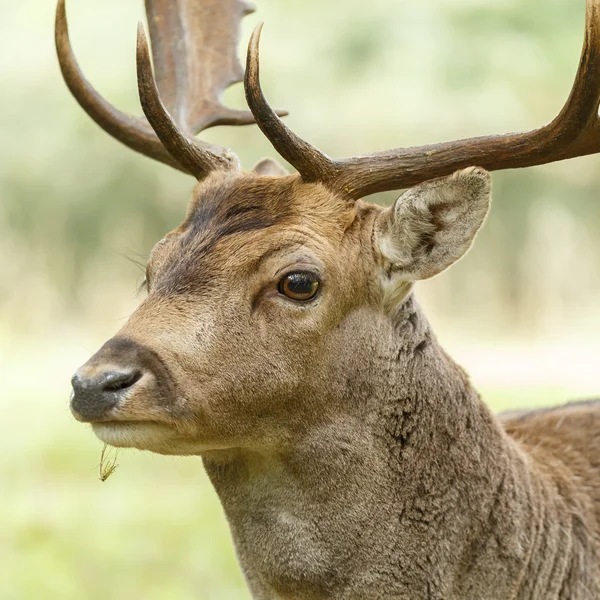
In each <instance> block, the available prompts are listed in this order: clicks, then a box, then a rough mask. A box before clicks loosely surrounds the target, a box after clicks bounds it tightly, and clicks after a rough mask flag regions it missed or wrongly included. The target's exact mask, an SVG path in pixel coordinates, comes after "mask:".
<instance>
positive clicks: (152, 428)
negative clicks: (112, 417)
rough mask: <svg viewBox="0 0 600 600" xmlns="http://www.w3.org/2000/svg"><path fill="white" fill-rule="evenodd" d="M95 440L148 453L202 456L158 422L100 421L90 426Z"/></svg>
mask: <svg viewBox="0 0 600 600" xmlns="http://www.w3.org/2000/svg"><path fill="white" fill-rule="evenodd" d="M91 425H92V429H93V431H94V433H95V434H96V437H98V439H100V440H101V441H102V442H104V443H105V444H108V445H109V446H114V447H116V448H135V449H137V450H149V451H150V452H156V453H157V454H169V455H174V454H178V455H181V454H199V452H200V451H201V449H200V448H198V446H197V444H194V443H193V442H191V441H190V440H188V439H187V438H184V437H182V435H181V433H179V432H178V431H177V430H175V429H174V428H172V427H171V426H170V425H168V424H166V423H159V422H157V421H125V420H119V421H97V422H93V423H91Z"/></svg>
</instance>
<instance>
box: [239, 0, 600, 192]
mask: <svg viewBox="0 0 600 600" xmlns="http://www.w3.org/2000/svg"><path fill="white" fill-rule="evenodd" d="M259 34H260V26H259V27H258V28H257V29H256V30H255V32H254V35H253V37H252V40H251V42H250V46H249V48H248V57H247V61H248V63H247V70H246V73H247V76H246V80H245V87H246V96H247V98H248V104H249V106H250V108H251V110H252V112H253V114H254V116H255V118H256V121H257V123H258V125H259V126H260V128H261V129H262V131H263V132H264V134H265V135H266V136H267V137H268V138H269V140H270V141H271V143H272V144H273V146H274V147H275V149H276V150H277V151H278V152H280V153H281V155H282V156H283V157H284V158H285V159H287V160H288V161H289V162H290V163H291V164H292V165H294V166H295V167H296V168H297V169H298V171H299V172H300V174H301V175H302V176H303V177H304V178H305V179H307V180H309V181H313V180H316V179H318V180H320V181H322V182H323V183H325V184H326V185H328V186H329V187H331V188H335V189H339V190H343V191H345V192H346V193H347V194H349V195H350V196H351V197H352V198H361V197H363V196H367V195H369V194H374V193H376V192H382V191H387V190H396V189H401V188H405V187H409V186H412V185H416V184H418V183H420V182H422V181H425V180H428V179H433V178H436V177H442V176H445V175H449V174H451V173H453V172H454V171H456V170H457V169H461V168H464V167H468V166H472V165H477V166H480V167H483V168H485V169H488V170H490V171H498V170H503V169H514V168H521V167H530V166H534V165H541V164H545V163H549V162H554V161H559V160H564V159H567V158H574V157H576V156H583V155H586V154H594V153H596V152H600V122H599V118H598V107H599V105H600V0H587V11H586V26H585V39H584V43H583V51H582V55H581V60H580V64H579V70H578V71H577V75H576V77H575V82H574V84H573V88H572V90H571V94H570V96H569V98H568V100H567V102H566V104H565V106H564V107H563V109H562V110H561V111H560V113H559V114H558V116H557V117H556V118H555V119H554V120H553V121H552V122H551V123H549V124H548V125H546V126H544V127H541V128H539V129H534V130H532V131H527V132H522V133H509V134H504V135H492V136H486V137H476V138H470V139H463V140H458V141H453V142H444V143H439V144H431V145H427V146H419V147H411V148H396V149H394V150H387V151H384V152H375V153H373V154H366V155H363V156H355V157H350V158H344V159H339V160H333V159H331V158H329V157H327V156H326V155H324V154H323V153H321V152H320V151H319V150H317V149H316V148H313V147H312V146H310V144H308V143H307V142H305V141H304V140H301V139H300V138H299V137H298V136H296V135H295V134H294V133H292V132H291V131H290V130H289V129H288V128H287V127H286V126H285V125H284V124H283V122H282V121H281V120H280V119H278V117H277V116H276V115H275V114H274V111H273V110H272V109H270V108H269V106H268V104H267V101H266V100H265V98H264V96H263V94H262V91H261V90H260V82H259V81H258V38H259Z"/></svg>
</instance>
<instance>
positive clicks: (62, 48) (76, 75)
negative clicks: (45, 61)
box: [55, 0, 183, 170]
mask: <svg viewBox="0 0 600 600" xmlns="http://www.w3.org/2000/svg"><path fill="white" fill-rule="evenodd" d="M55 42H56V53H57V55H58V62H59V65H60V69H61V71H62V74H63V78H64V80H65V83H66V84H67V87H68V88H69V90H70V91H71V93H72V94H73V96H74V97H75V99H76V100H77V102H78V103H79V104H80V106H81V107H82V108H83V110H85V112H86V113H87V114H88V115H89V116H90V117H92V119H93V120H94V121H95V122H96V123H97V124H98V125H99V126H100V127H102V129H104V131H106V132H107V133H108V134H109V135H111V136H112V137H114V138H115V139H117V140H118V141H120V142H121V143H123V144H125V145H126V146H128V147H129V148H131V149H132V150H135V151H136V152H140V153H141V154H144V155H146V156H149V157H150V158H154V159H155V160H158V161H160V162H162V163H165V164H167V165H169V166H171V167H174V168H176V169H180V170H183V168H182V167H181V166H180V165H179V164H178V163H177V162H176V161H175V160H174V159H173V157H172V156H171V155H170V154H169V153H168V152H167V151H166V149H165V148H164V147H163V145H162V144H161V143H160V140H159V139H158V137H157V136H156V134H155V133H154V131H152V128H151V127H150V125H149V124H148V123H146V121H145V120H144V119H141V118H139V117H134V116H132V115H127V114H125V113H123V112H121V111H120V110H117V109H116V108H115V107H114V106H112V104H110V103H108V102H107V101H106V100H105V99H104V98H102V96H100V94H98V92H96V90H95V89H94V88H93V87H92V86H91V85H90V83H89V82H88V81H87V79H86V78H85V77H84V75H83V73H82V72H81V70H80V68H79V65H78V64H77V60H76V59H75V55H74V53H73V48H72V46H71V41H70V39H69V26H68V22H67V12H66V8H65V0H58V4H57V7H56V21H55Z"/></svg>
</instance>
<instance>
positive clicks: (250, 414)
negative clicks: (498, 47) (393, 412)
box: [71, 170, 489, 454]
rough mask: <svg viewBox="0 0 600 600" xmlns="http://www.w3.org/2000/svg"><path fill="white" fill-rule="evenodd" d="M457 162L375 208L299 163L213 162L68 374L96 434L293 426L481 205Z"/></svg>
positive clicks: (481, 192)
mask: <svg viewBox="0 0 600 600" xmlns="http://www.w3.org/2000/svg"><path fill="white" fill-rule="evenodd" d="M488 195H489V185H488V179H487V175H486V174H484V173H483V172H481V171H476V170H467V171H463V172H461V173H459V174H458V175H455V176H453V177H451V178H448V179H446V180H440V181H436V182H431V183H428V184H425V185H422V186H419V187H417V188H414V189H413V190H411V191H410V192H409V193H407V194H405V196H403V197H402V198H401V199H400V200H399V201H398V202H397V203H396V205H395V206H394V207H392V208H391V209H388V210H383V209H381V208H378V207H375V206H372V205H366V204H363V203H358V204H356V203H353V202H348V200H347V199H344V198H342V197H340V196H339V195H336V194H334V193H332V192H330V191H328V190H327V189H326V188H325V187H324V186H322V185H320V184H306V183H303V182H302V181H301V179H300V178H299V177H297V176H285V177H265V176H260V175H257V174H254V173H252V174H243V175H239V174H236V175H224V174H216V175H213V176H210V177H209V178H207V179H205V180H204V181H203V182H201V183H199V184H198V185H197V187H196V189H195V192H194V197H193V199H192V202H191V203H190V207H189V209H188V214H187V216H186V219H185V220H184V222H183V223H182V224H181V225H180V226H179V227H178V228H177V229H176V230H174V231H173V232H171V233H169V234H168V235H167V236H166V237H165V238H164V239H163V240H161V241H160V242H159V243H158V244H157V245H156V246H155V248H154V250H153V251H152V254H151V256H150V259H149V261H148V266H147V287H148V296H147V298H146V299H145V300H144V301H143V302H142V304H141V306H140V307H139V308H138V309H137V311H136V312H135V313H134V314H133V315H132V317H131V318H130V319H129V321H128V322H127V323H126V325H125V326H124V327H123V328H122V329H121V331H120V332H119V333H118V334H117V335H116V336H115V337H114V338H113V339H111V340H110V341H109V342H107V343H106V344H105V345H104V346H103V347H102V348H101V349H100V350H99V352H98V353H96V354H95V355H94V356H93V357H92V358H91V359H90V360H89V361H88V362H87V363H86V364H85V365H84V366H83V367H81V368H80V369H79V370H78V372H77V373H76V375H75V376H74V378H73V387H74V390H75V392H74V395H73V398H72V403H71V406H72V410H73V413H74V415H75V417H76V418H78V419H79V420H82V421H87V422H90V423H91V424H92V426H93V428H94V431H95V433H96V434H97V435H98V437H99V438H100V439H102V440H103V441H104V442H106V443H109V444H112V445H115V446H126V447H136V448H140V449H148V450H152V451H155V452H160V453H167V454H170V453H174V454H197V453H202V452H204V451H208V450H215V449H226V448H234V447H249V448H264V447H269V446H275V447H277V446H278V445H282V444H285V443H286V442H290V441H291V440H292V439H293V438H294V436H295V435H298V434H301V433H302V432H303V431H305V430H306V429H307V428H310V427H311V426H313V425H314V424H315V423H317V422H319V421H321V420H324V419H325V420H326V419H328V418H335V415H339V413H340V411H342V412H343V411H346V412H352V411H354V410H355V409H356V407H352V406H346V407H345V406H343V405H340V402H342V404H343V397H344V394H343V390H342V393H340V389H339V388H340V387H343V385H348V383H349V382H351V381H352V373H353V372H354V367H355V363H356V361H357V359H358V360H359V361H360V359H361V353H362V352H364V349H365V347H368V346H372V338H373V336H374V334H376V333H377V331H378V329H379V328H378V326H377V322H378V321H380V320H381V319H389V318H390V315H392V314H393V311H394V309H395V308H397V306H398V304H399V303H400V302H401V301H402V300H403V299H404V297H405V296H406V294H407V293H408V291H409V290H410V286H411V284H412V281H414V280H415V279H420V278H424V277H429V276H431V275H433V274H435V273H436V272H439V271H440V270H442V269H443V268H445V267H446V266H448V264H450V263H451V262H454V260H456V259H457V258H459V257H460V256H461V255H462V254H463V253H464V252H465V250H466V249H467V248H468V246H469V245H470V243H471V240H472V238H473V235H474V234H475V231H476V230H477V228H478V227H479V225H480V224H481V222H482V220H483V217H484V216H485V213H486V211H487V205H488Z"/></svg>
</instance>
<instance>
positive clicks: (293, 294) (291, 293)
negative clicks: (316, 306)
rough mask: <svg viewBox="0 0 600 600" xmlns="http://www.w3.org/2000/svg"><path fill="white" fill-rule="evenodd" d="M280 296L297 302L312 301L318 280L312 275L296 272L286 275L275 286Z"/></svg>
mask: <svg viewBox="0 0 600 600" xmlns="http://www.w3.org/2000/svg"><path fill="white" fill-rule="evenodd" d="M277 289H278V290H279V293H280V294H283V295H284V296H287V297H288V298H290V299H291V300H296V301H297V302H306V301H308V300H312V299H313V298H314V297H315V296H316V295H317V292H318V291H319V280H318V279H317V277H316V275H313V273H308V272H306V271H297V272H295V273H288V274H287V275H286V276H285V277H284V278H283V279H282V280H281V281H280V282H279V285H278V286H277Z"/></svg>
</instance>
